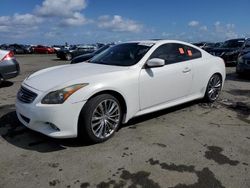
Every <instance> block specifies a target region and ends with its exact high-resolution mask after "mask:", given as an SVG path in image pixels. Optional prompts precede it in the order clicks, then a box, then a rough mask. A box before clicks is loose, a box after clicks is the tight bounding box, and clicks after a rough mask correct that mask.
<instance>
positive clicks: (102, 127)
mask: <svg viewBox="0 0 250 188" xmlns="http://www.w3.org/2000/svg"><path fill="white" fill-rule="evenodd" d="M121 109H122V108H121V106H120V102H119V101H118V100H117V99H116V98H115V97H113V96H112V95H109V94H102V95H98V96H96V97H94V98H92V99H90V100H89V101H88V102H87V103H86V104H85V106H84V107H83V109H82V111H81V114H80V119H79V125H78V126H79V129H78V130H79V135H80V136H82V137H85V138H87V139H88V140H90V141H91V142H94V143H100V142H104V141H106V140H108V139H109V138H111V137H112V136H113V135H114V133H115V132H116V130H117V129H118V127H119V126H120V124H121V119H122V110H121Z"/></svg>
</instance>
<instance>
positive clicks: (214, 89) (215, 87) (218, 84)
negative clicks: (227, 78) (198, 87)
mask: <svg viewBox="0 0 250 188" xmlns="http://www.w3.org/2000/svg"><path fill="white" fill-rule="evenodd" d="M221 88H222V78H221V76H220V75H219V74H214V75H213V76H212V77H211V78H210V79H209V82H208V85H207V90H206V93H205V97H204V99H205V101H206V102H211V103H212V102H214V101H216V100H217V99H218V97H219V94H220V91H221Z"/></svg>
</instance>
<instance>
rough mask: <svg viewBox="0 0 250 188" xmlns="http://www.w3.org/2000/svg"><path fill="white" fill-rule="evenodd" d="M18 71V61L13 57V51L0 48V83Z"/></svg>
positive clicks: (12, 76) (14, 75) (15, 74)
mask: <svg viewBox="0 0 250 188" xmlns="http://www.w3.org/2000/svg"><path fill="white" fill-rule="evenodd" d="M19 72H20V68H19V63H18V62H17V60H16V58H15V57H14V53H13V52H12V51H6V50H0V84H1V82H2V81H4V80H7V79H10V78H14V77H16V76H17V75H18V74H19Z"/></svg>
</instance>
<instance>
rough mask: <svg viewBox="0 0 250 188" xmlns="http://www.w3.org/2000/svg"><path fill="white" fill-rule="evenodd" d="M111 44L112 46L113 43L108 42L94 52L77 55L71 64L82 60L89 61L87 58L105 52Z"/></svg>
mask: <svg viewBox="0 0 250 188" xmlns="http://www.w3.org/2000/svg"><path fill="white" fill-rule="evenodd" d="M110 46H112V45H111V44H107V45H105V46H103V47H101V48H99V49H98V50H96V51H94V52H92V53H88V54H84V55H80V56H77V57H75V58H74V59H72V61H71V62H70V64H76V63H81V62H84V61H87V60H89V59H91V58H92V57H94V56H95V55H97V54H99V53H101V52H103V51H104V50H106V49H108V48H109V47H110Z"/></svg>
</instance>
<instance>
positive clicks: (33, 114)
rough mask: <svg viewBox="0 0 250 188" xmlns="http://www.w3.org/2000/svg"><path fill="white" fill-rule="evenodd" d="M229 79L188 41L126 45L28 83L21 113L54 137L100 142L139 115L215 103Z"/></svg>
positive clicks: (213, 59)
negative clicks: (196, 103) (200, 102)
mask: <svg viewBox="0 0 250 188" xmlns="http://www.w3.org/2000/svg"><path fill="white" fill-rule="evenodd" d="M224 80H225V64H224V61H223V60H222V59H221V58H219V57H215V56H212V55H210V54H209V53H207V52H205V51H203V50H201V49H200V48H198V47H196V46H194V45H191V44H189V43H185V42H180V41H174V40H149V41H136V42H127V43H122V44H119V45H116V46H114V47H112V48H109V49H107V50H105V51H104V52H102V53H101V54H98V55H97V56H95V57H94V58H92V59H91V60H90V61H88V62H85V63H80V64H73V65H62V66H56V67H51V68H47V69H44V70H41V71H38V72H36V73H34V74H32V75H31V76H29V77H27V78H26V79H25V80H24V81H23V83H22V86H21V88H20V90H19V92H18V94H17V101H16V112H17V116H18V118H19V120H20V121H21V122H22V123H23V124H24V125H25V126H27V127H28V128H30V129H33V130H35V131H38V132H41V133H43V134H45V135H47V136H50V137H54V138H72V137H77V136H84V137H86V138H88V139H90V140H91V141H93V142H96V143H97V142H103V141H105V140H107V139H109V138H110V137H111V136H112V135H113V134H114V133H115V132H116V130H117V129H118V127H119V126H120V125H121V124H122V123H126V122H128V120H130V119H131V118H133V117H136V116H140V115H143V114H147V113H151V112H154V111H157V110H161V109H164V108H168V107H171V106H175V105H179V104H182V103H185V102H188V101H192V100H196V99H201V98H204V99H205V100H206V101H208V102H214V101H215V100H216V99H217V98H218V95H219V92H220V90H221V88H222V86H223V84H224Z"/></svg>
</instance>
